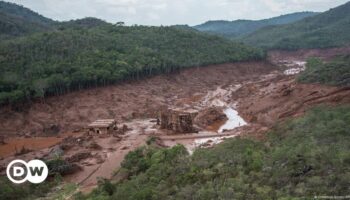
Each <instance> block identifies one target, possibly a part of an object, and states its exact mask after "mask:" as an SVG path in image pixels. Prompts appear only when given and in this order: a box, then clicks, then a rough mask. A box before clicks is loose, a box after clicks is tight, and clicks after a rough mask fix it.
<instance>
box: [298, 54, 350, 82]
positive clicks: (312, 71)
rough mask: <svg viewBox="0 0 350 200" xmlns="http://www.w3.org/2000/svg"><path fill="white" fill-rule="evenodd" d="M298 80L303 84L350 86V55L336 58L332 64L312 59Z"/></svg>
mask: <svg viewBox="0 0 350 200" xmlns="http://www.w3.org/2000/svg"><path fill="white" fill-rule="evenodd" d="M298 80H299V81H300V82H303V83H321V84H327V85H334V86H350V55H348V56H342V57H339V58H336V59H334V60H332V61H331V62H323V61H321V60H320V59H318V58H310V59H309V60H308V62H307V65H306V70H305V71H304V72H303V73H301V74H300V75H299V77H298Z"/></svg>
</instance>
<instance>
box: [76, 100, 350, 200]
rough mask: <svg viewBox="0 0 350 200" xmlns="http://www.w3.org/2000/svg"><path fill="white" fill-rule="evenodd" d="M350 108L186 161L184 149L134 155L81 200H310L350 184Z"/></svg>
mask: <svg viewBox="0 0 350 200" xmlns="http://www.w3.org/2000/svg"><path fill="white" fill-rule="evenodd" d="M349 122H350V107H349V106H341V107H335V108H329V107H317V108H314V109H312V110H310V111H309V112H307V114H306V115H305V116H304V117H301V118H298V119H291V120H288V121H286V122H283V123H279V124H277V125H276V126H275V127H274V128H273V129H272V131H270V133H269V134H268V136H267V137H266V139H264V140H262V141H260V140H259V141H258V140H256V139H250V138H234V139H228V140H227V141H225V142H224V143H222V144H219V145H217V146H215V147H213V148H212V149H197V150H196V151H195V152H194V154H193V155H192V156H189V155H188V153H187V151H186V149H185V148H184V147H183V146H175V147H173V148H170V149H162V148H158V147H157V146H156V145H154V144H152V143H149V144H150V145H148V146H145V147H142V148H140V149H138V150H136V151H133V152H131V153H129V154H128V155H127V156H126V158H125V160H124V162H123V164H122V167H123V168H122V169H121V170H120V171H119V172H118V173H119V174H120V173H123V174H127V175H128V176H127V177H128V178H127V180H123V181H119V182H112V183H111V182H110V181H107V180H102V181H101V182H100V185H99V187H98V188H97V189H96V190H94V191H93V192H92V193H91V194H89V195H87V196H84V195H82V194H78V195H76V199H89V200H95V199H99V200H102V199H103V200H107V199H125V200H127V199H132V200H146V199H159V200H162V199H174V200H175V199H179V200H186V199H188V200H196V199H198V200H212V199H312V198H313V197H314V196H321V195H339V196H341V195H346V194H348V192H349V187H350V183H349V180H350V173H349V172H350V154H349V151H350V135H349V134H348V133H349V130H350V123H349Z"/></svg>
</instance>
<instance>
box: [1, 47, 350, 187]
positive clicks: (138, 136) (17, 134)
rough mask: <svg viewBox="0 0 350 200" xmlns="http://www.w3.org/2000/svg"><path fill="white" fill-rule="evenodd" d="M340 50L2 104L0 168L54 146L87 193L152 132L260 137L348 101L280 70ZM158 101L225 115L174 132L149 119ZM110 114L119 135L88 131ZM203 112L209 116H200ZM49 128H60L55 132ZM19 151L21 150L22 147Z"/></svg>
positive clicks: (191, 143) (165, 142) (166, 136)
mask: <svg viewBox="0 0 350 200" xmlns="http://www.w3.org/2000/svg"><path fill="white" fill-rule="evenodd" d="M339 51H340V50H339V49H329V50H328V52H327V53H325V52H326V51H321V53H318V54H317V53H315V52H317V51H315V50H311V51H308V52H304V53H299V54H296V53H290V55H288V53H286V52H271V53H270V54H269V59H268V60H269V61H270V62H242V63H234V64H221V65H210V66H203V67H198V68H190V69H185V70H181V71H180V72H178V73H177V74H173V75H172V76H168V75H158V76H155V77H151V78H145V79H143V80H139V81H133V82H129V83H123V84H118V85H114V86H107V87H103V88H95V89H88V90H84V91H79V92H73V93H69V94H66V95H62V96H59V97H52V98H47V99H45V101H44V102H40V101H38V102H36V103H34V104H33V105H31V106H30V107H27V108H25V110H24V111H15V110H13V109H11V107H4V108H1V111H0V112H1V114H0V116H1V120H0V121H1V129H2V130H10V131H8V132H6V133H7V136H6V138H5V139H4V144H2V145H0V156H1V157H2V158H1V160H0V166H1V167H0V169H5V165H6V163H7V162H8V161H9V160H12V159H13V158H14V156H15V157H16V158H21V159H24V160H30V159H33V158H40V159H50V158H53V157H52V156H53V155H55V152H56V151H58V152H59V155H60V156H61V157H62V158H64V159H66V160H69V162H71V163H72V164H73V166H74V167H73V168H72V170H71V171H69V172H68V174H67V175H65V176H64V180H65V181H66V182H67V183H69V182H71V183H76V184H78V185H79V191H82V192H84V193H86V192H89V191H91V190H92V189H93V188H95V187H96V186H97V180H98V178H99V177H103V178H107V179H111V178H113V177H114V175H113V174H114V172H116V170H118V168H119V167H120V165H121V163H122V161H123V159H124V156H125V155H127V153H128V152H130V151H133V150H135V149H136V148H138V147H140V146H142V145H145V144H146V141H147V140H149V139H148V138H150V137H155V138H159V139H157V143H158V144H159V145H161V146H164V147H171V146H174V145H176V144H183V145H184V146H185V147H186V148H187V150H188V151H189V152H190V153H191V152H193V151H194V150H195V149H196V148H211V147H212V146H213V145H215V144H218V143H220V142H222V141H223V140H225V139H226V138H232V137H237V136H240V137H254V138H264V137H265V132H266V131H267V130H269V129H270V128H271V127H272V126H273V125H274V124H275V123H276V122H277V121H281V120H282V121H283V120H284V119H286V118H290V117H298V116H302V115H303V113H304V111H306V110H307V109H308V108H311V107H313V106H315V105H321V104H328V105H339V104H344V103H350V90H349V88H337V87H331V86H324V85H319V84H299V83H296V81H295V74H292V75H286V74H285V73H284V72H285V71H286V70H288V69H289V70H291V69H293V68H294V67H299V66H300V63H303V62H304V61H305V58H306V57H307V56H306V55H305V54H312V55H314V56H319V57H321V58H323V59H330V58H332V57H334V56H335V55H337V52H339ZM281 55H283V56H281ZM281 58H283V60H281ZM272 100H273V101H272ZM162 107H169V108H175V109H192V110H196V111H198V112H199V113H205V110H207V109H210V108H216V109H217V110H219V112H221V113H222V115H226V117H228V118H227V119H226V120H225V119H224V120H220V119H219V120H217V119H218V118H215V116H214V118H213V119H216V120H214V121H210V122H206V123H207V126H206V127H205V128H202V129H200V131H199V132H198V133H193V134H175V135H174V133H172V132H169V131H167V130H161V129H159V127H157V125H156V123H155V121H156V118H157V117H158V113H159V110H160V109H161V108H162ZM241 117H242V118H241ZM109 118H110V119H115V120H116V121H117V124H118V126H119V127H120V128H121V127H122V126H125V127H127V129H126V130H123V131H125V132H123V134H122V135H118V136H109V137H98V136H88V135H87V134H86V132H85V129H84V128H85V127H86V126H87V124H89V123H90V122H92V121H94V120H96V119H109ZM205 118H210V119H211V118H212V116H209V115H207V114H204V119H205ZM198 123H199V122H198ZM47 127H59V128H57V129H58V130H56V132H53V131H52V130H51V129H50V128H47ZM11 128H12V129H11ZM123 129H124V128H123ZM48 130H49V131H48ZM50 130H51V131H50ZM21 149H24V150H25V151H24V152H22V153H20V152H19V151H20V150H21ZM14 154H15V155H14ZM118 166H119V167H118ZM119 176H120V175H119Z"/></svg>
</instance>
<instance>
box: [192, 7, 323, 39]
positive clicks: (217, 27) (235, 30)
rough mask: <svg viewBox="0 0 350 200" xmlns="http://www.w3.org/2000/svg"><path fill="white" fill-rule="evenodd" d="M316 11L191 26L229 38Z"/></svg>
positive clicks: (300, 17)
mask: <svg viewBox="0 0 350 200" xmlns="http://www.w3.org/2000/svg"><path fill="white" fill-rule="evenodd" d="M316 14H318V13H314V12H300V13H293V14H288V15H282V16H279V17H274V18H270V19H264V20H257V21H254V20H236V21H224V20H220V21H208V22H206V23H204V24H200V25H197V26H194V27H193V28H195V29H197V30H199V31H203V32H207V33H212V34H217V35H221V36H224V37H227V38H230V39H234V38H238V37H242V36H245V35H247V34H250V33H252V32H254V31H256V30H258V29H260V28H263V27H266V26H271V25H281V24H289V23H292V22H296V21H298V20H301V19H304V18H306V17H310V16H314V15H316Z"/></svg>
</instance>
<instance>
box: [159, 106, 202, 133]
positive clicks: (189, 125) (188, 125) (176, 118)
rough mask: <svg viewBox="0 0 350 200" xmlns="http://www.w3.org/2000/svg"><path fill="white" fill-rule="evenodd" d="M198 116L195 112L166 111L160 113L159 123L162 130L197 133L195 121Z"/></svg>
mask: <svg viewBox="0 0 350 200" xmlns="http://www.w3.org/2000/svg"><path fill="white" fill-rule="evenodd" d="M197 114H198V112H197V111H195V110H177V109H164V110H162V111H160V112H159V117H158V122H159V125H160V128H161V129H167V130H172V131H174V132H175V133H193V132H196V129H195V128H194V127H193V121H194V118H195V117H196V116H197Z"/></svg>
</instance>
